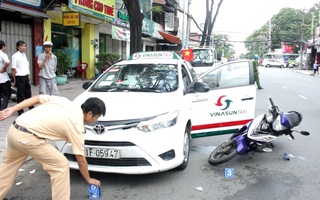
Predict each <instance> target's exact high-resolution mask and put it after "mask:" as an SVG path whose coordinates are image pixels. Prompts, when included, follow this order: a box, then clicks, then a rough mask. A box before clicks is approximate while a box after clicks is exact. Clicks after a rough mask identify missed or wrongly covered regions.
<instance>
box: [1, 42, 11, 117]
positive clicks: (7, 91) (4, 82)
mask: <svg viewBox="0 0 320 200" xmlns="http://www.w3.org/2000/svg"><path fill="white" fill-rule="evenodd" d="M6 49H7V46H6V43H5V42H4V41H2V40H0V93H1V96H2V97H1V98H2V102H1V99H0V111H1V110H4V109H5V108H7V107H8V103H9V99H10V96H11V81H10V78H9V76H8V74H7V67H8V66H9V65H10V60H9V58H8V56H7V54H5V51H6Z"/></svg>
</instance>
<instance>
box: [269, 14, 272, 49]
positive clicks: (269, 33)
mask: <svg viewBox="0 0 320 200" xmlns="http://www.w3.org/2000/svg"><path fill="white" fill-rule="evenodd" d="M271 29H272V27H271V19H270V20H269V33H268V39H269V53H271V44H272V42H271Z"/></svg>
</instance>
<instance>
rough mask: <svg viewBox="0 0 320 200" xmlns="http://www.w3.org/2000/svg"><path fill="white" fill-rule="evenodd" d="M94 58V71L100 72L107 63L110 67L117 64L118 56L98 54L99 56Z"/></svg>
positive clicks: (114, 54)
mask: <svg viewBox="0 0 320 200" xmlns="http://www.w3.org/2000/svg"><path fill="white" fill-rule="evenodd" d="M96 58H97V61H96V63H95V66H96V69H97V70H99V71H100V72H101V71H102V70H103V69H104V68H105V66H106V65H107V64H108V61H109V62H110V66H111V65H113V64H115V63H116V62H118V60H119V58H120V55H119V54H116V53H100V54H99V55H96Z"/></svg>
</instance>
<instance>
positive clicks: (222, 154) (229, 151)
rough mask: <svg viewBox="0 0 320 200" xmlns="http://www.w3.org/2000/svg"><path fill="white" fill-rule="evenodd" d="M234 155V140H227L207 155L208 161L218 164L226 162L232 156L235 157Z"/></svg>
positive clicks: (235, 152)
mask: <svg viewBox="0 0 320 200" xmlns="http://www.w3.org/2000/svg"><path fill="white" fill-rule="evenodd" d="M236 155H237V150H236V141H235V140H228V141H226V142H224V143H222V144H221V145H219V146H218V147H217V148H216V149H215V150H213V152H212V153H211V154H210V157H209V163H210V164H211V165H219V164H222V163H225V162H228V161H229V160H231V159H232V158H234V157H236Z"/></svg>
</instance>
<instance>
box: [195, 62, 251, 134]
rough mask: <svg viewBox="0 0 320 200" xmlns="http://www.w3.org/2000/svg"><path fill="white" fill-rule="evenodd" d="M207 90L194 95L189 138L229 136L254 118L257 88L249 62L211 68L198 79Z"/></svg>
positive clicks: (231, 63) (230, 63)
mask: <svg viewBox="0 0 320 200" xmlns="http://www.w3.org/2000/svg"><path fill="white" fill-rule="evenodd" d="M198 82H204V83H207V84H208V86H209V88H210V90H209V91H208V92H205V93H193V94H192V95H193V98H192V102H191V120H192V131H191V137H193V138H197V137H204V136H212V135H220V134H229V133H234V132H235V131H237V130H238V129H239V128H240V127H241V126H243V125H244V124H246V123H247V122H249V121H250V120H251V119H253V118H254V115H255V107H256V86H255V83H254V74H253V66H252V61H249V60H247V61H235V62H228V63H225V64H222V65H218V66H216V67H213V68H212V69H210V70H209V71H207V72H206V73H204V74H203V75H201V76H200V77H199V78H198Z"/></svg>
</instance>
